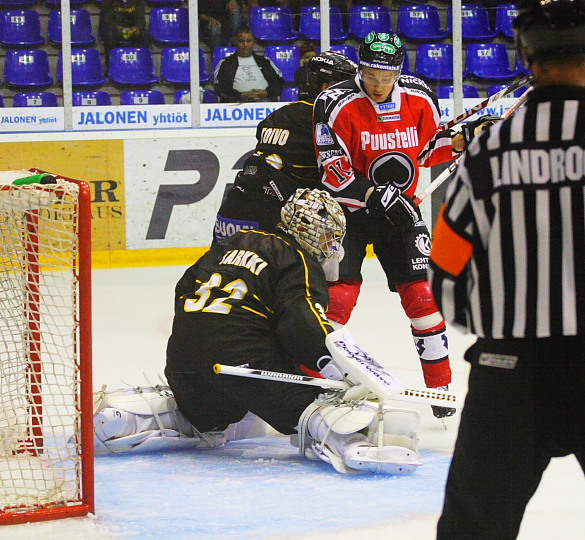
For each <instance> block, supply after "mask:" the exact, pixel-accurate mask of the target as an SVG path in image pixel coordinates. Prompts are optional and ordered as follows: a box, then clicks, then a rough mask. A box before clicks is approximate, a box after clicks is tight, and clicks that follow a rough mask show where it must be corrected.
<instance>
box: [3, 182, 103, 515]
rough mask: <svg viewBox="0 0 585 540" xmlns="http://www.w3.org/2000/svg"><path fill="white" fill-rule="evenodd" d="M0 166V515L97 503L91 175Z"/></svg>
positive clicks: (70, 511) (73, 509) (69, 510)
mask: <svg viewBox="0 0 585 540" xmlns="http://www.w3.org/2000/svg"><path fill="white" fill-rule="evenodd" d="M36 172H38V171H35V172H31V171H4V172H0V257H1V262H0V385H1V391H0V524H4V523H19V522H25V521H39V520H46V519H56V518H60V517H70V516H78V515H85V514H87V513H88V512H93V505H94V501H93V433H92V427H91V419H92V397H91V391H92V388H91V210H90V194H89V187H88V185H87V184H85V183H84V182H79V181H75V180H72V179H65V178H61V177H58V176H57V183H56V184H55V183H53V184H31V185H20V186H16V185H13V184H12V182H13V181H14V180H15V179H17V178H23V177H28V176H31V175H33V174H35V173H36Z"/></svg>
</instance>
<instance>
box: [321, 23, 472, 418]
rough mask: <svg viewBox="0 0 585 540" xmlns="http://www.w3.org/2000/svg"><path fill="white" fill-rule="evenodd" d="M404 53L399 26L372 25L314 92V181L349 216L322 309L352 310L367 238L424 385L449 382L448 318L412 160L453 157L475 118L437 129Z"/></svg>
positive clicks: (426, 94)
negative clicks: (345, 65) (431, 262)
mask: <svg viewBox="0 0 585 540" xmlns="http://www.w3.org/2000/svg"><path fill="white" fill-rule="evenodd" d="M404 55H405V52H404V49H403V48H402V44H401V42H400V38H399V37H398V36H397V35H395V34H383V33H376V32H371V33H370V34H368V36H366V38H365V40H364V42H363V43H362V44H361V46H360V48H359V71H358V74H357V76H356V77H355V78H354V79H352V80H349V81H347V82H344V83H339V84H337V85H335V86H333V87H331V88H328V89H326V90H325V91H324V92H322V93H321V94H320V95H319V97H318V98H317V100H316V102H315V108H314V116H313V125H314V136H315V148H316V152H317V161H318V164H319V167H320V171H321V173H322V177H321V181H322V184H323V186H324V187H325V188H326V189H327V190H328V191H329V192H330V193H332V194H333V196H334V197H335V199H336V200H337V202H339V203H340V204H341V205H343V206H344V210H345V213H346V219H347V235H346V237H345V241H344V249H345V257H344V259H343V261H342V263H341V268H340V280H339V281H336V282H334V283H330V284H329V285H330V287H329V293H330V297H331V300H330V304H329V311H328V313H327V316H328V317H329V319H330V320H333V321H336V322H338V323H340V324H345V323H346V322H347V320H348V319H349V317H350V315H351V312H352V310H353V308H354V306H355V303H356V301H357V298H358V295H359V291H360V286H361V282H362V275H361V266H362V262H363V259H364V257H365V255H366V247H367V245H368V244H373V248H374V252H375V253H376V255H377V257H378V259H379V261H380V264H381V265H382V268H383V269H384V272H385V273H386V276H387V278H388V286H389V288H390V290H392V291H397V292H398V294H399V295H400V299H401V302H402V307H403V309H404V311H405V313H406V315H407V316H408V317H409V319H410V322H411V329H412V335H413V337H414V343H415V346H416V350H417V352H418V355H419V357H420V361H421V364H422V370H423V375H424V379H425V383H426V385H427V386H428V387H430V388H443V389H446V388H447V386H448V384H449V383H450V382H451V369H450V366H449V349H448V342H447V334H446V330H445V321H444V320H443V317H442V316H441V314H440V313H439V310H438V309H437V306H436V304H435V301H434V299H433V295H432V292H431V290H430V287H429V284H428V281H427V278H426V272H427V266H428V257H429V253H430V244H431V241H430V236H429V232H428V229H427V226H426V225H425V223H424V221H423V220H422V218H421V214H420V211H419V209H418V207H417V206H416V204H414V202H413V199H412V197H413V196H414V193H415V191H416V187H417V182H418V175H419V167H427V166H430V165H435V164H438V163H442V162H445V161H449V160H452V159H453V158H454V157H456V156H457V155H458V154H459V153H460V152H462V151H463V150H464V149H465V146H466V144H467V143H468V142H469V139H470V138H471V135H472V134H473V132H474V130H475V127H476V125H474V124H470V125H466V126H464V129H463V131H462V132H458V133H456V134H453V133H452V132H451V131H448V130H447V131H443V130H441V129H440V128H439V119H440V109H439V105H438V100H437V97H436V95H435V94H434V93H433V92H432V91H431V90H430V88H429V87H428V86H427V85H426V84H425V83H424V82H423V81H421V80H420V79H417V78H415V77H410V76H404V75H402V76H401V70H402V65H403V63H404ZM482 120H483V119H480V120H479V121H478V122H481V121H482ZM433 413H434V414H435V416H436V417H438V418H442V417H446V416H451V415H452V414H453V413H454V409H450V408H442V407H433Z"/></svg>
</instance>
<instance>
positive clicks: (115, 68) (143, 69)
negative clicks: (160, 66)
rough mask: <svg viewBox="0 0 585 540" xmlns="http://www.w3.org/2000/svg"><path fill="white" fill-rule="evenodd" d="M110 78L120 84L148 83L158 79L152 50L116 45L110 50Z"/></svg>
mask: <svg viewBox="0 0 585 540" xmlns="http://www.w3.org/2000/svg"><path fill="white" fill-rule="evenodd" d="M109 76H110V79H111V80H112V81H113V82H114V83H117V84H120V85H133V86H137V85H149V84H154V83H156V82H157V81H158V77H157V76H156V74H155V73H154V58H153V55H152V51H151V50H150V49H147V48H145V47H118V48H116V49H112V51H111V52H110V68H109Z"/></svg>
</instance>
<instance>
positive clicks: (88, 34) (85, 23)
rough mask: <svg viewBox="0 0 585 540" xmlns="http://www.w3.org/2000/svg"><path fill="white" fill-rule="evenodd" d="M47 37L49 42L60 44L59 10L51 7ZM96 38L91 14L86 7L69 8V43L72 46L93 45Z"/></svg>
mask: <svg viewBox="0 0 585 540" xmlns="http://www.w3.org/2000/svg"><path fill="white" fill-rule="evenodd" d="M47 38H48V39H49V41H50V42H51V43H54V44H56V45H61V42H62V39H61V11H60V10H58V9H53V10H51V11H50V12H49V22H48V26H47ZM95 41H96V39H95V36H94V35H93V31H92V26H91V15H90V14H89V11H87V10H86V9H72V10H71V45H72V46H73V47H87V46H88V45H93V44H94V43H95Z"/></svg>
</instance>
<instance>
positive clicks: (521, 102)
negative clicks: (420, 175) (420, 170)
mask: <svg viewBox="0 0 585 540" xmlns="http://www.w3.org/2000/svg"><path fill="white" fill-rule="evenodd" d="M530 90H531V88H529V89H528V90H526V92H524V93H523V94H522V95H521V96H520V97H519V98H518V99H517V100H516V101H515V102H514V103H513V104H512V105H511V106H510V108H509V109H508V110H507V111H506V112H505V113H504V115H503V116H502V119H504V118H508V117H509V116H511V115H512V114H514V113H515V112H516V111H517V110H518V109H519V108H520V107H521V106H522V105H524V102H525V101H526V99H527V98H528V94H529V93H530ZM502 92H506V93H508V92H509V90H508V89H507V88H506V89H505V90H501V91H500V92H498V94H500V93H502ZM498 94H494V96H496V95H498ZM504 95H505V94H504ZM492 97H493V96H492ZM475 112H477V111H475ZM462 156H463V153H461V154H459V155H458V156H457V157H456V158H455V159H454V160H453V161H452V162H451V163H450V164H449V166H448V167H447V168H446V169H445V170H444V171H443V172H442V173H441V174H439V176H437V178H435V179H434V180H433V181H432V182H431V183H430V184H429V186H428V187H427V188H426V189H424V190H423V191H422V192H421V193H420V194H419V195H417V196H416V197H415V198H414V203H415V204H416V205H420V203H421V202H423V201H424V200H425V199H426V198H427V197H428V196H429V195H430V194H431V193H433V192H434V191H436V190H437V189H438V188H439V187H440V186H441V184H443V183H444V182H445V181H446V180H447V179H448V178H449V177H450V176H451V175H452V174H453V173H454V172H455V170H456V169H457V165H458V164H459V160H460V159H461V158H462Z"/></svg>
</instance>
